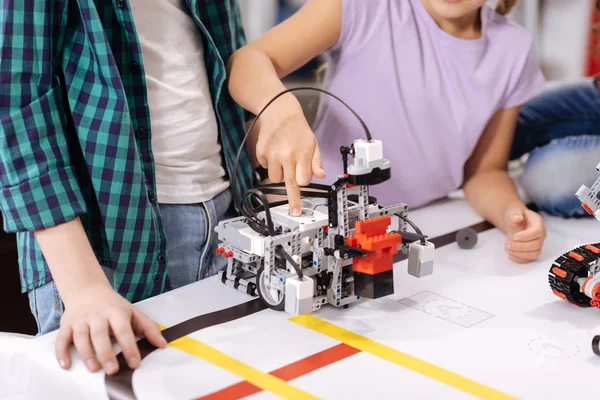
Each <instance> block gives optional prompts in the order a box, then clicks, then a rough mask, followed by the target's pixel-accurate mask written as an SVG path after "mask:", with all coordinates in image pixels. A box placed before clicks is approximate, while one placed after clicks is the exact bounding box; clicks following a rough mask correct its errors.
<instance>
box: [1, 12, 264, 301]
mask: <svg viewBox="0 0 600 400" xmlns="http://www.w3.org/2000/svg"><path fill="white" fill-rule="evenodd" d="M186 3H187V6H188V7H189V9H190V12H191V14H192V16H193V18H194V20H195V21H196V23H197V25H198V29H199V30H200V31H201V33H202V37H203V39H204V45H205V49H206V51H205V63H206V68H207V72H208V77H209V83H210V90H211V94H212V99H213V106H214V109H215V112H216V114H217V121H218V123H219V129H220V140H221V145H222V148H223V159H224V163H225V167H226V170H227V171H228V173H229V176H231V171H232V169H233V163H234V161H235V156H236V152H237V150H238V148H239V146H240V144H241V141H242V139H243V137H244V128H245V117H246V113H245V112H244V110H242V109H241V108H240V107H238V106H237V105H236V104H235V102H234V101H233V100H232V98H231V96H230V95H229V94H228V92H227V90H226V86H225V80H226V66H225V63H226V62H227V60H228V58H229V57H230V56H231V54H232V53H233V52H234V51H235V50H236V49H237V48H239V47H241V46H242V45H243V44H244V42H245V38H244V34H243V29H242V25H241V19H240V15H239V10H238V7H237V4H236V1H235V0H186ZM2 5H3V8H2V9H1V10H0V29H2V31H1V32H0V41H1V44H2V50H1V51H2V53H1V54H0V209H1V211H2V213H3V217H4V230H5V231H7V232H16V234H17V241H18V250H19V264H20V270H21V281H22V290H23V291H30V290H32V289H34V288H36V287H38V286H40V285H43V284H45V283H47V282H49V281H50V280H51V279H52V278H51V274H50V271H49V269H48V266H47V265H46V263H45V261H44V258H43V255H42V252H41V250H40V248H39V246H38V244H37V243H36V241H35V239H34V236H33V232H34V231H36V230H39V229H43V228H47V227H52V226H55V225H58V224H61V223H63V222H66V221H69V220H72V219H74V218H76V217H80V218H81V220H82V223H83V225H84V227H85V229H86V232H87V234H88V237H89V240H90V243H91V244H92V247H93V249H94V251H95V254H96V256H97V257H98V260H99V261H100V263H101V264H102V265H104V266H106V267H109V268H112V269H114V280H115V282H114V285H115V289H116V290H117V291H118V292H119V293H120V294H121V295H123V296H124V297H125V298H127V299H128V300H129V301H132V302H135V301H139V300H142V299H145V298H148V297H151V296H154V295H156V294H159V293H162V292H164V291H165V290H167V289H168V282H167V281H168V280H167V277H166V270H167V263H168V260H167V254H166V248H167V247H166V238H165V234H164V231H163V227H162V223H161V219H160V215H159V209H158V204H157V203H156V192H155V191H156V184H155V178H154V165H153V156H152V151H151V146H150V145H151V140H150V138H151V135H152V126H151V121H150V114H149V110H148V98H147V96H146V82H145V75H144V64H143V62H142V52H141V48H140V43H139V40H138V37H137V34H136V31H135V27H134V23H133V15H132V12H131V10H130V9H129V6H128V2H127V0H103V1H100V0H51V1H50V0H46V1H42V0H4V1H3V2H2ZM253 176H254V175H253V172H252V169H251V166H250V161H249V155H248V154H247V152H244V153H243V154H242V157H241V159H240V168H239V173H238V183H237V185H236V189H237V192H238V193H243V192H244V191H245V190H247V189H248V188H249V187H251V186H252V185H253V184H254V180H253Z"/></svg>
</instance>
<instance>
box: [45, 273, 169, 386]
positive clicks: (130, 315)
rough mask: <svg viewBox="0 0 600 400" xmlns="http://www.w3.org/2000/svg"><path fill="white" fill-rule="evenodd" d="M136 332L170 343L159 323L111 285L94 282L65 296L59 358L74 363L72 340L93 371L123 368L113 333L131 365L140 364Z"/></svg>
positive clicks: (65, 365) (162, 343)
mask: <svg viewBox="0 0 600 400" xmlns="http://www.w3.org/2000/svg"><path fill="white" fill-rule="evenodd" d="M134 333H137V334H139V335H141V336H145V337H146V338H147V339H148V341H149V342H150V343H151V344H153V345H154V346H156V347H164V346H166V345H167V342H166V340H165V339H164V337H163V336H162V334H161V333H160V328H159V326H158V325H157V324H156V323H155V322H154V321H152V320H151V319H150V318H148V317H147V316H145V315H144V314H142V313H141V312H140V311H138V310H137V309H136V308H135V307H133V305H132V304H131V303H129V302H128V301H127V300H125V299H124V298H123V297H121V296H120V295H119V294H118V293H117V292H115V291H114V290H113V288H112V287H111V286H110V285H106V284H91V285H87V286H85V287H82V288H81V290H79V291H78V292H76V293H74V294H73V295H71V296H70V297H69V298H68V302H67V299H65V314H64V315H63V317H62V319H61V321H60V330H59V333H58V337H57V339H56V358H57V359H58V362H59V364H60V365H61V367H63V368H64V369H68V368H69V367H70V365H71V358H70V356H69V347H70V345H71V343H73V344H74V345H75V349H76V350H77V352H78V353H79V356H80V358H81V359H82V361H83V362H84V363H85V365H86V367H87V369H88V370H89V371H90V372H96V371H98V370H99V369H104V371H105V372H106V373H107V374H108V375H112V374H115V373H116V372H117V371H118V370H119V364H118V362H117V358H116V356H115V354H114V352H113V349H112V343H111V336H113V337H115V338H116V339H117V342H118V343H119V345H120V346H121V351H122V352H123V355H124V356H125V360H127V364H128V365H129V367H130V368H132V369H133V368H137V367H138V366H139V363H140V360H141V358H140V351H139V349H138V347H137V343H136V338H135V335H134Z"/></svg>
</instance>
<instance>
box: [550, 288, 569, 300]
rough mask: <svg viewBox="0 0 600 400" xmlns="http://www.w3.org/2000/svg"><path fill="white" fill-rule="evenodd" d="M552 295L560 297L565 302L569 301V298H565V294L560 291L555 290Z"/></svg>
mask: <svg viewBox="0 0 600 400" xmlns="http://www.w3.org/2000/svg"><path fill="white" fill-rule="evenodd" d="M552 293H554V294H555V295H557V296H558V297H560V298H561V299H563V300H566V299H567V296H565V295H564V294H563V293H561V292H559V291H558V290H556V289H554V290H552Z"/></svg>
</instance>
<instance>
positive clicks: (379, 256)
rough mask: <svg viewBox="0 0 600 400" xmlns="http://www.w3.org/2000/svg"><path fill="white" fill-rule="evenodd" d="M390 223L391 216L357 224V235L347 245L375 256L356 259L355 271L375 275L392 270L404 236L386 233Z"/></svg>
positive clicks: (350, 238) (353, 263)
mask: <svg viewBox="0 0 600 400" xmlns="http://www.w3.org/2000/svg"><path fill="white" fill-rule="evenodd" d="M390 223H391V218H390V216H389V215H385V216H381V217H376V218H371V219H367V220H365V221H358V222H357V223H356V225H355V230H356V235H355V236H352V237H349V238H348V239H347V240H346V244H347V245H349V246H352V247H360V248H361V249H363V250H366V251H372V252H375V254H370V255H368V256H365V257H355V258H354V260H353V262H352V269H353V271H355V272H361V273H363V274H367V275H374V274H378V273H381V272H385V271H390V270H392V268H393V266H394V254H396V253H397V252H398V245H399V244H401V243H402V235H400V234H399V233H397V232H393V233H386V231H387V227H388V226H389V225H390Z"/></svg>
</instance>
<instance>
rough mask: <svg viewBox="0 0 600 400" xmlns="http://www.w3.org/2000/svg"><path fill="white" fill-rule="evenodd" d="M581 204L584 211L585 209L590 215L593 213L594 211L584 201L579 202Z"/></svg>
mask: <svg viewBox="0 0 600 400" xmlns="http://www.w3.org/2000/svg"><path fill="white" fill-rule="evenodd" d="M581 206H582V207H583V209H584V210H585V211H586V212H587V213H588V214H590V215H594V212H593V211H592V209H591V208H589V207H588V206H587V204H585V203H581Z"/></svg>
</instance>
